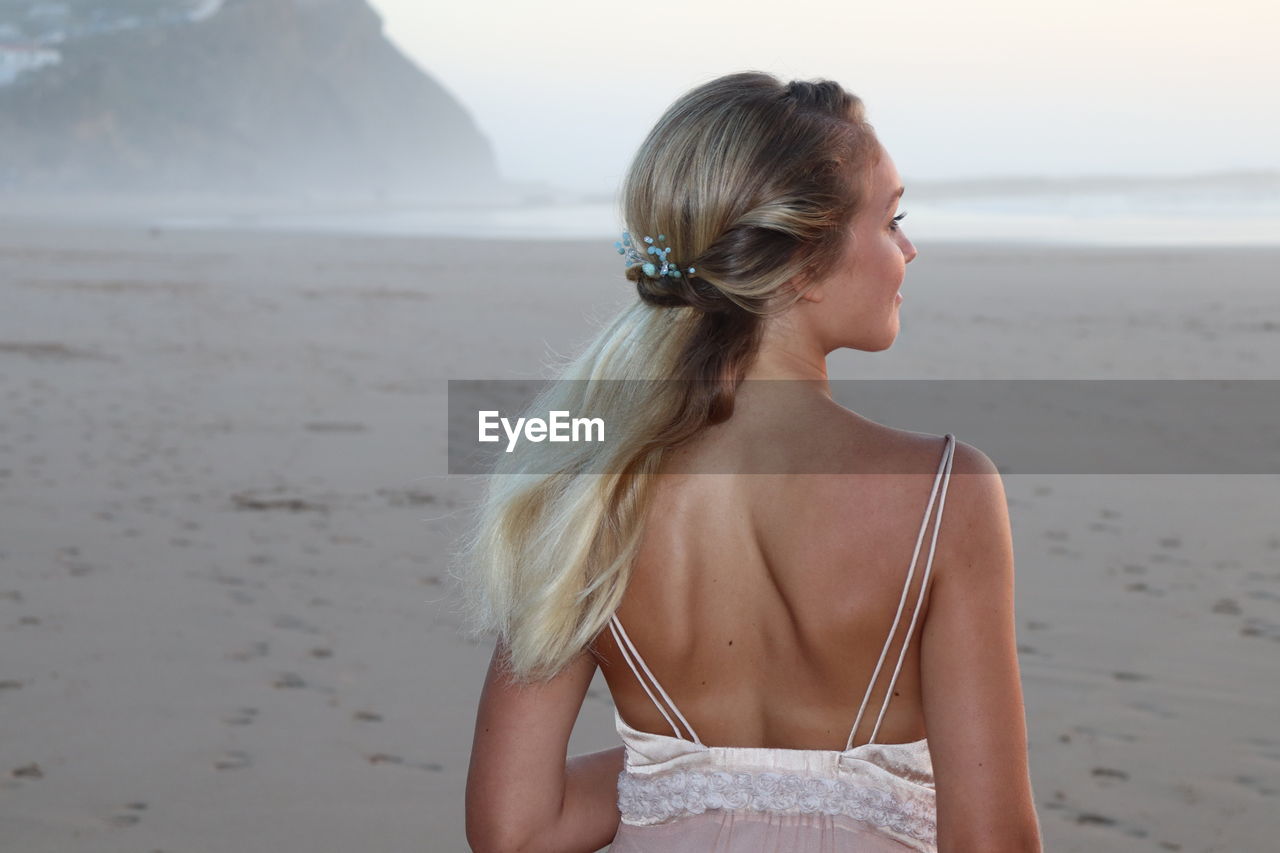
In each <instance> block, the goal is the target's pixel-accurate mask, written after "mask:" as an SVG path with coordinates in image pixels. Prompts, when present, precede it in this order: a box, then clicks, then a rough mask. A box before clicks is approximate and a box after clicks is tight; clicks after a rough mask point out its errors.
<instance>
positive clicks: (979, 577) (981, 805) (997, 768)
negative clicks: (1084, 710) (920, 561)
mask: <svg viewBox="0 0 1280 853" xmlns="http://www.w3.org/2000/svg"><path fill="white" fill-rule="evenodd" d="M937 558H938V561H937V564H936V567H935V568H936V571H935V572H934V576H933V578H932V580H931V583H932V591H931V598H930V603H929V611H928V615H927V617H926V619H925V624H924V629H923V632H922V636H921V666H922V681H923V685H924V711H925V727H926V728H927V729H928V733H929V752H930V754H931V755H932V757H933V772H934V782H935V784H936V786H937V809H938V851H939V853H978V851H981V853H1038V851H1040V850H1041V839H1040V825H1039V819H1038V817H1037V815H1036V809H1035V803H1034V799H1033V796H1032V791H1031V779H1030V774H1029V772H1028V761H1027V727H1026V720H1025V711H1024V708H1023V701H1022V686H1021V679H1020V676H1019V672H1018V649H1017V641H1016V627H1015V626H1016V623H1015V620H1014V564H1013V536H1012V531H1011V529H1010V525H1009V515H1008V506H1007V503H1006V499H1005V492H1004V484H1003V483H1002V481H1001V479H1000V474H999V472H998V471H997V469H996V467H995V465H993V464H992V463H991V460H990V459H988V458H987V457H986V456H985V455H984V454H982V453H981V451H978V450H977V449H976V448H973V447H971V446H969V445H967V444H965V443H964V442H959V443H958V444H957V446H956V449H955V460H954V464H953V467H952V478H951V482H950V493H949V494H948V495H947V501H946V505H945V511H944V513H943V517H942V522H941V525H940V528H939V532H938V549H937Z"/></svg>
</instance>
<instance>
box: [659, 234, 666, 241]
mask: <svg viewBox="0 0 1280 853" xmlns="http://www.w3.org/2000/svg"><path fill="white" fill-rule="evenodd" d="M658 239H659V240H665V239H667V235H666V234H659V235H658Z"/></svg>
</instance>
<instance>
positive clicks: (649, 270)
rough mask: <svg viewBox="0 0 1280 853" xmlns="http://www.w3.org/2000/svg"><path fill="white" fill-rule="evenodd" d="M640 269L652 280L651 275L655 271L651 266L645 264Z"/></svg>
mask: <svg viewBox="0 0 1280 853" xmlns="http://www.w3.org/2000/svg"><path fill="white" fill-rule="evenodd" d="M640 269H642V270H644V274H645V275H647V276H649V278H653V274H654V273H655V272H656V271H657V270H656V268H655V267H654V266H653V264H645V265H644V266H642V267H641V268H640Z"/></svg>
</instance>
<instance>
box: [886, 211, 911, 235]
mask: <svg viewBox="0 0 1280 853" xmlns="http://www.w3.org/2000/svg"><path fill="white" fill-rule="evenodd" d="M906 216H907V212H906V211H905V210H904V211H902V212H901V213H899V214H898V215H897V216H895V217H893V223H892V224H890V225H889V227H890V228H892V229H893V230H894V231H897V230H898V225H897V223H899V222H901V221H902V220H903V219H905V218H906Z"/></svg>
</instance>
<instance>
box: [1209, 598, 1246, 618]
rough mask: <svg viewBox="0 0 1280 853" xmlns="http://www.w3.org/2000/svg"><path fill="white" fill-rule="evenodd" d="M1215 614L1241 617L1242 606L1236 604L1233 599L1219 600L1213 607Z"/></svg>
mask: <svg viewBox="0 0 1280 853" xmlns="http://www.w3.org/2000/svg"><path fill="white" fill-rule="evenodd" d="M1213 612H1214V613H1225V614H1227V615H1228V616H1239V615H1240V605H1239V604H1236V602H1235V601H1234V600H1233V599H1230V598H1219V599H1218V600H1217V602H1215V603H1214V605H1213Z"/></svg>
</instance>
